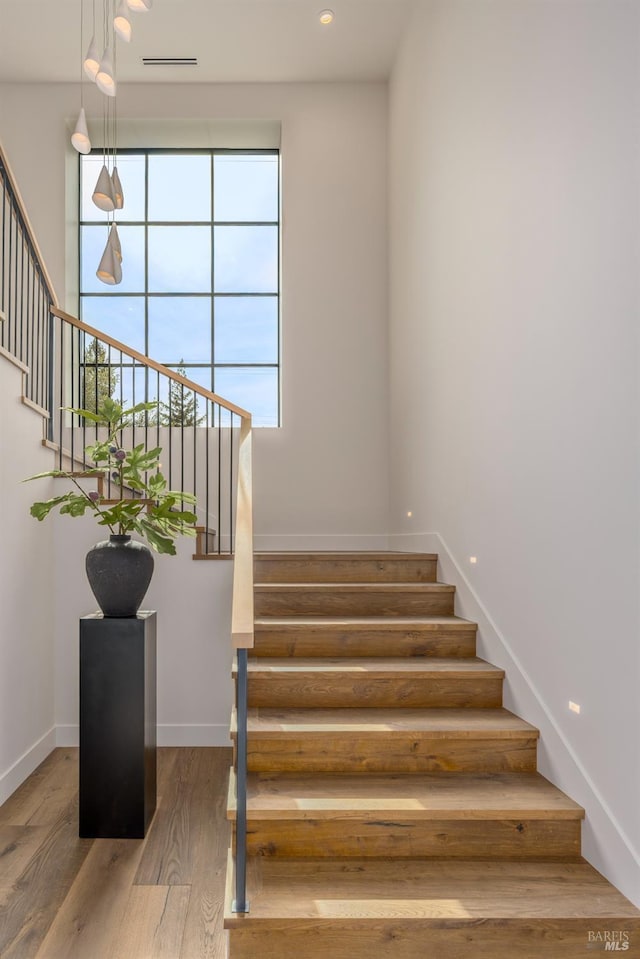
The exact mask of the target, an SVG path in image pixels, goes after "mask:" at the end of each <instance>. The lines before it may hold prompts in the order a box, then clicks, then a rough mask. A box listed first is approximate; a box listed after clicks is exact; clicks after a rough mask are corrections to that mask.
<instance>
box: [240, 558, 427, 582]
mask: <svg viewBox="0 0 640 959" xmlns="http://www.w3.org/2000/svg"><path fill="white" fill-rule="evenodd" d="M436 567H437V561H436V560H435V559H432V560H430V559H413V560H411V559H404V560H403V559H397V560H396V559H394V560H389V561H385V560H368V559H357V560H355V559H354V560H323V559H315V560H311V561H309V562H304V561H300V560H293V559H277V560H276V559H269V560H265V559H259V558H258V559H256V560H255V562H254V565H253V569H254V579H255V582H256V583H435V582H436V579H437V569H436Z"/></svg>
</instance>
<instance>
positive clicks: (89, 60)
mask: <svg viewBox="0 0 640 959" xmlns="http://www.w3.org/2000/svg"><path fill="white" fill-rule="evenodd" d="M82 66H83V67H84V72H85V73H86V74H87V76H88V77H89V79H90V80H95V78H96V73H97V72H98V67H99V66H100V54H99V53H98V48H97V46H96V38H95V37H91V43H90V44H89V49H88V50H87V55H86V56H85V58H84V60H83V61H82Z"/></svg>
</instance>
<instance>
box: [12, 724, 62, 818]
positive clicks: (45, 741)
mask: <svg viewBox="0 0 640 959" xmlns="http://www.w3.org/2000/svg"><path fill="white" fill-rule="evenodd" d="M55 745H56V730H55V727H52V728H51V729H50V730H49V731H48V732H46V733H45V734H44V736H41V737H40V739H39V740H38V741H37V742H36V743H34V744H33V746H30V747H29V749H27V751H26V752H25V753H23V754H22V756H20V758H19V759H17V760H16V761H15V762H14V763H13V765H11V766H9V768H8V769H7V770H6V771H5V772H3V773H2V775H0V805H2V803H3V802H5V801H6V800H7V799H8V798H9V796H10V795H11V794H12V793H14V792H15V791H16V789H17V788H18V787H19V786H21V785H22V783H23V782H24V781H25V779H26V778H27V777H28V776H30V775H31V773H32V772H33V771H34V769H37V768H38V766H39V765H40V763H41V762H43V760H45V759H46V758H47V756H48V755H49V753H50V752H51V750H52V749H54V748H55Z"/></svg>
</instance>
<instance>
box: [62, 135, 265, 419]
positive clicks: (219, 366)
mask: <svg viewBox="0 0 640 959" xmlns="http://www.w3.org/2000/svg"><path fill="white" fill-rule="evenodd" d="M102 155H103V150H102V149H101V148H94V149H92V151H91V153H90V154H88V157H96V156H102ZM117 155H118V156H142V157H144V190H145V197H144V220H128V219H127V220H122V221H121V220H119V219H118V217H117V212H118V211H115V213H114V214H113V215H111V214H109V215H107V214H104V213H102V211H98V209H97V207H96V213H101V217H98V216H96V217H95V218H93V219H83V217H82V214H83V167H82V163H83V155H80V154H79V155H78V207H77V209H78V316H79V317H80V318H81V319H82V317H83V301H85V300H93V299H99V298H114V299H117V298H133V299H143V301H144V350H141V351H140V352H143V353H144V355H145V356H149V357H150V358H151V359H154V360H156V362H160V363H162V362H163V358H160V357H155V356H150V353H149V313H150V310H149V301H150V300H155V299H162V298H170V299H180V298H185V299H189V298H192V299H204V300H209V301H210V335H211V362H210V363H194V362H190V361H188V360H185V361H184V363H183V364H182V365H184V367H187V368H192V369H203V370H207V369H210V378H209V379H210V385H208V387H207V388H209V389H211V391H212V392H214V393H218V395H220V396H223V397H224V392H223V391H221V390H216V371H217V370H225V369H233V370H236V369H237V370H240V371H242V370H251V369H271V370H275V374H276V422H275V423H260V422H259V421H257V422H256V421H255V417H254V426H256V427H261V428H269V429H278V428H280V427H281V425H282V370H281V365H282V363H281V361H282V353H281V310H282V278H281V243H282V206H281V170H282V166H281V159H280V150H279V149H278V148H275V147H272V148H242V149H239V148H232V147H127V148H123V149H118V151H117ZM174 155H188V156H202V155H204V156H208V157H210V159H211V173H210V175H211V199H210V213H211V216H210V219H207V220H150V219H149V158H150V157H152V156H174ZM216 156H273V157H277V198H276V200H277V215H278V218H277V220H217V219H216V217H215V214H216V210H215V157H216ZM109 217H111V219H112V220H115V222H116V223H117V224H118V226H119V227H121V228H125V227H130V226H133V227H142V228H143V229H144V290H143V291H142V292H126V291H122V292H120V291H119V290H118V289H117V288H114V287H108V288H105V290H104V291H102V290H100V291H98V292H95V291H90V292H83V290H82V277H83V243H82V231H83V227H87V226H89V227H96V226H100V227H105V228H106V225H107V223H108V222H110V220H109ZM156 226H159V227H172V226H198V227H208V228H209V229H210V233H211V263H210V271H211V273H210V275H211V289H210V290H209V291H207V292H156V291H150V290H149V228H150V227H156ZM236 226H237V227H252V226H256V227H274V228H275V229H276V247H277V262H276V269H277V279H276V290H275V292H250V291H244V292H243V291H233V292H216V291H215V229H216V227H236ZM233 298H235V299H239V298H266V299H270V300H272V301H273V300H275V304H276V327H277V328H276V361H275V362H261V363H257V362H252V363H247V362H233V363H219V362H217V361H216V312H217V310H216V306H217V302H218V301H220V300H224V299H233ZM164 359H168V358H166V357H165V358H164ZM125 365H131V366H132V367H133V368H134V373H135V369H136V368H138V367H139V366H140V364H137V363H135V362H134V361H133V360H132V361H131V363H130V364H125ZM164 365H166V366H167V368H168V369H173V370H175V369H177V367H178V366H180V365H181V364H180V358H178V357H176V358H175V362H167V363H166V364H164ZM187 375H188V374H187ZM225 398H226V397H225ZM233 402H235V403H237V404H238V405H239V406H243V407H245V408H247V404H246V403H243V402H242V400H241V398H238V397H237V396H236V397H234V398H233Z"/></svg>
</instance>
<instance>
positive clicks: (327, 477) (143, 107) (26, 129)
mask: <svg viewBox="0 0 640 959" xmlns="http://www.w3.org/2000/svg"><path fill="white" fill-rule="evenodd" d="M92 96H93V97H94V99H91V97H92ZM97 96H98V95H97V94H96V93H95V92H94V91H93V90H90V91H89V92H88V94H87V101H88V102H87V111H88V114H89V115H92V114H96V113H97V111H98V108H99V101H98V100H97V99H95V97H97ZM77 110H78V90H77V86H74V85H64V84H58V85H56V84H48V85H46V86H45V85H39V84H4V85H0V139H1V140H2V142H3V144H4V147H5V149H6V152H7V155H8V157H9V160H10V162H11V165H12V167H13V169H14V172H15V174H16V176H17V178H18V182H19V186H20V189H21V192H22V195H23V198H24V201H25V203H26V206H27V209H28V212H29V215H30V217H31V220H32V223H33V226H34V229H35V233H36V236H37V237H38V240H39V243H40V246H41V249H42V252H43V254H44V257H45V260H46V262H47V265H48V267H49V271H50V273H51V276H52V279H53V282H54V285H55V287H56V290H57V291H58V295H59V296H60V298H61V300H62V301H63V304H64V302H65V297H69V296H71V297H73V295H74V291H73V289H72V286H71V283H70V282H68V283H67V280H66V271H65V255H66V252H71V253H73V243H74V234H75V227H74V224H73V223H72V222H68V223H67V240H68V248H69V249H68V251H65V245H64V239H65V230H64V224H65V216H66V217H67V220H68V219H69V217H68V214H67V213H66V206H65V162H66V158H67V156H68V155H69V153H70V152H73V151H72V150H71V147H70V146H69V145H68V130H67V125H66V124H67V121H68V120H69V119H70V118H72V117H73V116H74V115H75V114H77ZM118 115H119V116H120V117H122V118H132V117H134V118H135V117H138V118H145V120H153V119H154V118H157V119H159V120H160V119H164V118H179V119H180V120H181V121H184V120H189V119H193V118H195V119H198V118H200V119H202V120H203V122H204V121H207V120H211V119H219V120H225V119H229V118H233V119H240V120H247V119H255V120H276V121H278V120H279V121H280V122H281V124H282V177H283V191H282V204H283V210H282V215H283V228H282V263H283V283H282V304H283V307H282V309H283V313H282V360H283V377H282V391H283V396H282V400H283V416H282V419H283V428H282V429H281V430H279V431H271V430H264V431H258V433H257V436H256V442H255V470H256V478H257V482H256V501H255V509H256V534H257V536H258V540H257V542H258V545H261V546H267V547H270V546H274V547H277V546H279V545H283V546H289V547H290V548H295V547H296V546H297V545H298V542H299V540H298V537H301V538H302V542H304V543H305V544H307V545H311V544H314V543H317V544H321V545H329V546H331V545H346V546H349V545H365V546H366V545H369V544H372V545H374V546H376V545H379V544H380V543H381V542H383V541H384V539H383V538H384V534H386V531H387V511H388V475H387V465H386V463H387V418H388V384H387V359H386V322H387V295H388V289H387V202H386V195H387V87H386V85H385V84H381V83H370V84H367V83H365V84H263V85H254V84H235V85H234V84H230V85H224V84H220V85H208V86H206V85H189V84H179V85H175V86H158V85H142V84H141V85H137V86H136V85H130V86H129V87H126V86H124V85H122V86H121V87H120V93H119V96H118ZM25 116H28V117H29V118H30V123H28V124H27V123H25V122H24V117H25ZM66 306H67V308H68V309H69V310H70V311H71V312H73V313H76V312H77V303H76V302H75V301H74V299H73V298H72V299H71V300H67V302H66ZM381 537H382V539H381Z"/></svg>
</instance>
